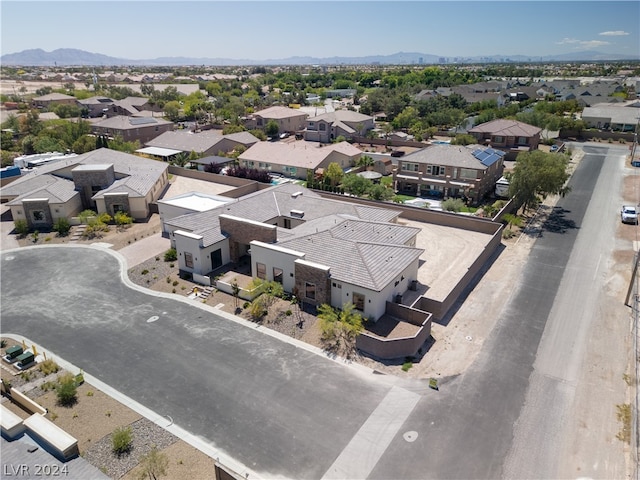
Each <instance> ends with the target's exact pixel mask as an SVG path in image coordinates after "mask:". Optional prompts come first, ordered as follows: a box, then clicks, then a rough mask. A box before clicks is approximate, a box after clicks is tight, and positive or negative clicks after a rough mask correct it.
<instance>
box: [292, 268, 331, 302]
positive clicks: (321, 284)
mask: <svg viewBox="0 0 640 480" xmlns="http://www.w3.org/2000/svg"><path fill="white" fill-rule="evenodd" d="M295 277H296V283H295V284H296V286H295V288H296V290H297V292H298V293H297V296H298V298H300V299H301V300H302V301H304V302H305V303H308V304H311V305H322V304H323V303H326V304H328V305H331V275H330V274H329V272H328V271H327V270H326V269H319V268H315V267H313V266H311V265H309V264H306V263H300V262H295ZM306 282H308V283H313V284H315V286H316V298H315V300H311V299H308V298H306V297H305V283H306Z"/></svg>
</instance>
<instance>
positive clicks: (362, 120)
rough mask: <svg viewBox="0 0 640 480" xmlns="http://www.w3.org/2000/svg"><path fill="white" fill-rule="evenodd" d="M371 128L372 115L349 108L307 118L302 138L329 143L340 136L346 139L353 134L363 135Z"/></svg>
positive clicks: (372, 123)
mask: <svg viewBox="0 0 640 480" xmlns="http://www.w3.org/2000/svg"><path fill="white" fill-rule="evenodd" d="M373 128H374V121H373V117H370V116H369V115H364V114H362V113H358V112H353V111H351V110H336V111H334V112H327V113H323V114H322V115H318V116H316V117H312V118H308V119H307V122H306V126H305V130H304V139H305V140H307V141H310V142H321V143H330V142H332V141H333V140H335V139H336V138H338V137H340V136H342V137H344V138H346V139H349V138H352V137H354V136H360V137H364V136H366V134H367V132H368V131H369V130H373Z"/></svg>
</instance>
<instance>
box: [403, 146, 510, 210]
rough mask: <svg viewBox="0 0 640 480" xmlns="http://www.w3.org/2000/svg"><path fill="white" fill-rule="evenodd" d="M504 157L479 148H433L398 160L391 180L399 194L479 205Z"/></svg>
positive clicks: (498, 171) (496, 152)
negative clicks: (451, 198) (455, 198)
mask: <svg viewBox="0 0 640 480" xmlns="http://www.w3.org/2000/svg"><path fill="white" fill-rule="evenodd" d="M504 156H505V153H504V152H502V151H500V150H496V149H493V148H486V147H482V146H479V145H474V146H459V145H433V146H431V147H427V148H423V149H421V150H418V151H416V152H413V153H410V154H408V155H406V156H404V157H402V158H399V159H398V168H397V169H396V171H395V172H394V174H393V179H394V183H395V184H396V189H397V190H398V192H399V193H405V194H410V195H415V196H418V197H419V196H421V195H432V196H441V197H445V198H448V197H466V198H468V199H470V200H471V201H472V202H473V203H479V202H480V200H482V198H484V197H485V196H486V195H488V194H489V193H491V192H492V191H493V190H494V187H495V184H496V182H497V181H498V180H499V179H500V177H501V176H502V173H503V171H504V161H503V158H504Z"/></svg>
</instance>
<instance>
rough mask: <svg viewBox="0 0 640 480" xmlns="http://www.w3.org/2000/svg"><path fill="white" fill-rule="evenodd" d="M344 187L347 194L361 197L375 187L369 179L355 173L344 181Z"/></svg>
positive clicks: (345, 177)
mask: <svg viewBox="0 0 640 480" xmlns="http://www.w3.org/2000/svg"><path fill="white" fill-rule="evenodd" d="M342 186H343V187H344V190H345V191H346V192H347V193H350V194H351V195H355V196H356V197H361V196H363V195H364V194H366V193H367V192H368V191H369V189H370V188H371V187H372V186H373V182H372V181H371V180H369V179H368V178H363V177H361V176H360V175H356V174H353V173H350V174H347V175H345V176H344V178H343V179H342Z"/></svg>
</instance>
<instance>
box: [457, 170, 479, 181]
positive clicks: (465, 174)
mask: <svg viewBox="0 0 640 480" xmlns="http://www.w3.org/2000/svg"><path fill="white" fill-rule="evenodd" d="M477 176H478V172H477V171H476V170H474V169H472V168H461V169H460V178H465V179H467V180H473V179H475V178H476V177H477Z"/></svg>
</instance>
